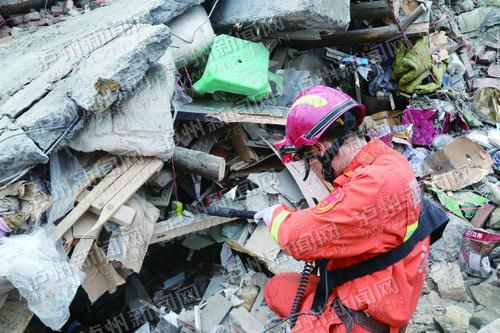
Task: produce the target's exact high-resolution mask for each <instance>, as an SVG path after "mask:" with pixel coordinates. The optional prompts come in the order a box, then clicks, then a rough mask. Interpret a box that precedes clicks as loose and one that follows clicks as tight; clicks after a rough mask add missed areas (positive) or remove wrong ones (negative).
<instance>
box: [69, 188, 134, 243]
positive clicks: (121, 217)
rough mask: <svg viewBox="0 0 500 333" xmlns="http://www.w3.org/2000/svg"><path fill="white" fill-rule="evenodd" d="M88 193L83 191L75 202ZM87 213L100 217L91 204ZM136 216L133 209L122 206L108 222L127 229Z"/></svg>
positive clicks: (98, 211)
mask: <svg viewBox="0 0 500 333" xmlns="http://www.w3.org/2000/svg"><path fill="white" fill-rule="evenodd" d="M89 193H90V191H89V190H87V189H85V190H83V191H82V192H81V193H80V194H79V195H78V196H77V197H76V201H77V202H80V201H82V200H83V199H84V198H85V196H86V195H88V194H89ZM89 211H90V212H92V213H94V214H96V215H100V214H101V211H102V210H101V209H99V208H97V207H96V206H95V205H94V204H93V203H92V205H91V206H90V208H89ZM136 214H137V212H136V210H135V209H133V208H132V207H129V206H126V205H123V206H121V207H120V208H119V209H118V211H117V212H116V213H115V214H114V215H113V216H111V218H110V219H109V220H110V221H111V222H114V223H116V224H118V225H121V226H124V227H127V226H129V225H130V224H131V223H132V221H133V220H134V218H135V215H136ZM77 238H78V237H77Z"/></svg>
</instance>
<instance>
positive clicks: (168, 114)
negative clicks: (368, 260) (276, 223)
mask: <svg viewBox="0 0 500 333" xmlns="http://www.w3.org/2000/svg"><path fill="white" fill-rule="evenodd" d="M202 2H203V1H201V0H190V1H173V0H145V1H138V2H131V1H125V0H114V1H107V2H105V1H70V0H67V1H45V0H44V1H27V0H22V1H20V0H12V1H6V2H2V3H0V15H1V16H0V67H1V68H2V71H3V72H2V73H3V75H2V78H3V79H2V80H0V169H1V170H2V173H1V175H0V177H1V179H0V239H1V240H0V258H2V260H3V262H2V265H1V266H0V331H1V332H4V331H5V332H23V331H24V329H25V328H26V327H27V326H28V324H29V325H30V327H31V328H33V329H39V331H41V332H43V331H45V332H51V330H60V329H62V330H64V331H67V332H75V331H78V330H79V331H80V332H140V333H147V332H178V331H180V330H183V331H185V332H263V331H265V330H266V329H269V331H274V332H281V331H286V329H287V327H289V323H286V322H285V323H283V325H279V326H277V327H275V328H272V327H273V325H275V324H276V323H277V321H276V320H277V318H276V316H275V315H274V314H273V313H272V311H271V310H270V309H269V308H268V307H267V306H266V305H265V303H264V302H263V293H264V285H265V283H266V281H267V279H268V278H269V277H270V276H272V275H273V274H277V273H280V272H301V271H302V269H303V266H304V263H302V262H299V261H296V260H295V259H293V258H292V257H290V256H288V255H287V254H286V253H284V252H283V251H282V250H281V249H280V248H279V246H278V245H277V244H276V243H275V241H274V240H273V239H272V238H271V236H270V234H269V232H268V230H267V227H266V226H265V225H264V224H263V223H249V222H253V221H252V220H251V219H250V218H249V216H252V214H251V213H250V212H253V211H257V210H260V209H263V208H265V207H269V206H271V205H274V204H277V203H284V204H286V205H287V206H289V207H293V208H296V209H302V208H306V207H310V206H314V205H315V204H316V203H317V202H318V201H319V200H321V199H322V198H324V197H326V196H327V195H328V193H329V191H330V190H331V188H329V187H328V186H329V184H324V183H323V182H322V181H321V180H320V179H319V178H317V176H315V175H314V174H312V173H311V175H309V177H308V178H307V181H303V180H302V179H303V175H304V173H305V170H304V166H303V164H302V163H300V162H293V163H289V164H287V165H286V167H285V166H284V165H283V164H282V162H281V160H280V158H279V156H278V155H279V154H278V153H277V152H276V151H275V150H274V148H273V143H275V142H277V141H278V140H281V139H282V138H283V135H284V124H285V121H286V114H287V112H288V109H289V107H290V106H291V104H292V101H293V98H294V97H295V96H296V95H297V94H298V92H300V91H301V90H303V89H304V88H305V87H307V86H310V85H314V84H322V85H328V86H333V87H338V88H340V89H342V90H343V91H345V92H347V93H349V94H350V95H351V96H353V98H355V99H356V100H358V101H359V102H361V103H363V104H365V105H366V106H367V110H368V116H367V117H366V118H365V120H364V122H363V125H362V127H363V129H364V131H365V132H366V133H367V135H368V136H370V137H377V138H379V139H381V140H382V141H384V142H385V143H386V144H387V145H390V146H391V147H393V148H394V149H395V150H397V151H399V152H400V153H401V154H402V155H404V156H405V157H406V158H407V159H408V161H409V162H410V164H411V166H412V168H413V170H414V172H415V174H416V176H417V177H418V180H419V183H420V185H421V186H422V188H423V189H424V191H425V195H426V196H427V197H428V198H429V199H432V200H434V201H435V202H437V203H438V204H440V205H441V207H442V208H443V209H444V210H446V211H447V212H448V214H449V216H450V218H451V220H450V222H449V224H448V226H447V227H446V230H445V231H444V234H443V238H442V239H440V240H439V241H438V242H436V243H435V244H434V245H433V246H432V248H431V251H430V258H429V261H430V264H429V269H428V277H427V280H426V283H425V286H424V291H423V295H422V296H421V299H420V302H419V304H418V307H417V311H416V313H415V315H414V317H413V319H412V321H411V323H410V325H409V327H408V329H407V332H412V333H419V332H480V333H487V332H497V331H500V320H499V319H498V318H500V307H499V305H500V298H499V297H498V295H499V291H500V280H499V269H500V251H499V249H500V247H498V245H500V232H499V230H500V208H499V207H498V205H499V204H500V188H499V184H500V183H499V180H498V175H499V172H500V132H499V131H498V124H499V121H500V110H499V104H500V91H499V87H500V84H499V81H500V67H499V63H498V59H499V58H498V52H499V48H500V46H499V41H498V34H499V23H500V22H499V17H500V15H499V11H500V8H499V4H498V3H497V2H495V1H493V0H489V1H479V2H481V4H479V3H478V1H476V2H473V1H452V2H451V3H450V2H444V1H435V2H434V3H432V2H425V1H416V0H407V1H403V2H402V3H401V5H400V2H396V1H394V2H393V1H356V2H350V1H347V0H336V1H331V2H327V1H312V0H297V1H293V2H290V1H261V0H256V1H239V0H215V1H208V3H202ZM483 2H484V3H483ZM367 12H368V13H370V15H369V16H368V17H367V15H366V13H367ZM221 208H233V209H238V210H244V211H247V212H248V215H247V218H242V217H241V216H226V217H219V216H213V215H214V214H213V212H214V211H217V210H220V209H221ZM11 258H15V260H11ZM4 262H5V264H4ZM19 294H20V295H21V296H22V301H19V299H20V298H19ZM33 313H34V314H35V315H36V317H37V318H38V319H33V320H32V316H33ZM49 328H50V330H49Z"/></svg>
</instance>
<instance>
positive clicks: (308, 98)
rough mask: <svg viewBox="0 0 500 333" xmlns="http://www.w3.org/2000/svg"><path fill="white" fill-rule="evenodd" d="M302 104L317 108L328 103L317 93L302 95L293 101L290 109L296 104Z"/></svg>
mask: <svg viewBox="0 0 500 333" xmlns="http://www.w3.org/2000/svg"><path fill="white" fill-rule="evenodd" d="M303 104H308V105H311V106H314V107H316V108H319V107H321V106H325V105H326V104H328V101H327V100H326V99H324V98H323V97H321V96H318V95H304V96H302V97H300V98H299V99H297V100H296V101H295V103H293V105H292V109H293V108H294V107H295V106H297V105H303Z"/></svg>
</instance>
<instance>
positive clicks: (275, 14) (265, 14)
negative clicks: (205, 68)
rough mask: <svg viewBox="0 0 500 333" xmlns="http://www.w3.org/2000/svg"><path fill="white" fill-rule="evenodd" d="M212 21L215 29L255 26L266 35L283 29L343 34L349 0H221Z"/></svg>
mask: <svg viewBox="0 0 500 333" xmlns="http://www.w3.org/2000/svg"><path fill="white" fill-rule="evenodd" d="M211 21H212V24H213V25H214V26H215V27H216V28H223V27H228V26H232V25H235V24H237V23H239V24H251V23H257V26H258V27H260V28H261V30H262V32H263V33H265V34H269V33H270V32H273V31H274V32H279V31H285V30H287V31H300V30H310V31H330V32H334V31H344V30H345V29H346V28H347V26H348V25H349V22H350V1H347V0H275V1H268V0H255V1H245V0H221V1H220V2H219V4H218V5H217V8H216V10H215V12H214V14H213V16H212V19H211ZM249 28H250V29H254V28H255V25H254V26H253V27H249Z"/></svg>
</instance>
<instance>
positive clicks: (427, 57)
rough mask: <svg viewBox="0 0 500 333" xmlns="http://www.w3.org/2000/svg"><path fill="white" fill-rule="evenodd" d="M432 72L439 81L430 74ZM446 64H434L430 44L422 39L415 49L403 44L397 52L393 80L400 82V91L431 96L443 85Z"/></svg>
mask: <svg viewBox="0 0 500 333" xmlns="http://www.w3.org/2000/svg"><path fill="white" fill-rule="evenodd" d="M429 70H430V72H432V74H433V75H434V77H435V78H436V80H437V81H434V80H433V78H432V76H431V75H430V73H429ZM445 72H446V64H444V63H441V64H438V65H433V64H432V57H431V52H430V49H429V42H428V40H427V39H424V38H421V39H419V40H418V41H417V42H416V43H415V46H414V48H413V49H410V50H408V48H407V47H406V46H405V45H404V44H401V46H400V47H399V48H398V50H397V51H396V59H395V61H394V67H393V72H392V79H393V80H394V81H397V82H398V89H399V90H401V91H403V92H406V93H408V94H413V93H417V94H419V95H422V94H430V93H432V92H434V91H436V90H437V89H439V87H441V84H442V83H443V76H444V73H445Z"/></svg>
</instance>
